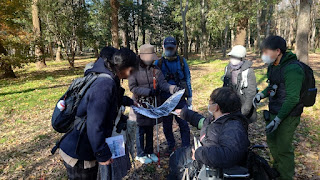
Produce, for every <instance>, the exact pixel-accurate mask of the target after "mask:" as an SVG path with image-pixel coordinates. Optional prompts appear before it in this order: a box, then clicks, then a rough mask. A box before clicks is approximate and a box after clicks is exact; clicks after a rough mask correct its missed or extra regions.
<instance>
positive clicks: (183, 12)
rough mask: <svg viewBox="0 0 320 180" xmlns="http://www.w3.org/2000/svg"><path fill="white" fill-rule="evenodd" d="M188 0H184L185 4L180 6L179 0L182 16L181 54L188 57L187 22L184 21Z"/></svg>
mask: <svg viewBox="0 0 320 180" xmlns="http://www.w3.org/2000/svg"><path fill="white" fill-rule="evenodd" d="M188 3H189V0H186V5H185V7H184V8H182V0H180V12H181V16H182V26H183V56H184V57H185V58H186V59H188V45H189V41H188V34H187V25H186V24H187V23H186V14H187V11H188Z"/></svg>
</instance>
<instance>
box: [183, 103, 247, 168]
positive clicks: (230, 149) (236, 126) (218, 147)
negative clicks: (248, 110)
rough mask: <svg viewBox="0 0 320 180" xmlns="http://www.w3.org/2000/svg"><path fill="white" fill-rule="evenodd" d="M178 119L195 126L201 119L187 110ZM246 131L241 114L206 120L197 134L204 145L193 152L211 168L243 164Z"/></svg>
mask: <svg viewBox="0 0 320 180" xmlns="http://www.w3.org/2000/svg"><path fill="white" fill-rule="evenodd" d="M180 116H181V118H182V119H185V120H187V121H189V122H190V124H191V125H193V126H196V127H198V123H199V121H202V120H203V119H204V117H203V116H202V115H200V114H198V113H197V112H194V111H191V110H189V109H187V108H183V109H182V111H181V114H180ZM247 128H248V124H247V119H246V118H245V116H243V115H242V114H241V113H240V112H236V113H230V114H227V115H224V116H222V117H220V118H218V119H217V120H213V118H212V117H209V118H205V120H204V121H203V126H202V128H201V131H200V141H201V143H202V145H203V146H201V147H199V148H198V149H197V150H196V152H195V158H196V160H197V161H199V162H201V163H203V164H206V165H208V166H210V167H214V168H230V167H232V166H235V165H241V164H243V162H245V160H246V155H247V151H248V147H249V145H250V141H249V139H248V133H247Z"/></svg>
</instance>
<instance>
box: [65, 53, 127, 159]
mask: <svg viewBox="0 0 320 180" xmlns="http://www.w3.org/2000/svg"><path fill="white" fill-rule="evenodd" d="M92 72H96V73H106V74H109V75H110V76H111V77H112V79H110V78H106V77H99V78H98V79H97V80H95V81H94V82H93V83H92V85H91V86H90V88H89V89H88V90H87V92H86V94H85V95H84V97H83V98H82V100H81V102H80V104H79V106H78V109H77V114H76V115H77V116H78V117H82V118H83V117H86V118H87V122H86V130H85V131H84V132H83V133H81V135H80V131H79V130H77V129H73V131H72V132H70V134H68V135H67V136H66V137H65V138H64V139H63V140H62V142H61V144H60V148H61V149H62V150H63V151H64V152H65V153H66V154H68V155H69V156H71V157H73V158H76V159H79V160H87V161H91V160H97V161H98V162H105V161H107V160H109V159H110V158H111V156H112V154H111V151H110V149H109V147H108V145H107V143H106V142H105V138H107V137H110V136H111V134H112V130H113V127H114V121H115V119H116V117H117V112H118V109H119V107H120V106H121V105H131V104H133V101H132V100H131V99H130V98H128V97H124V96H123V93H124V89H123V88H121V87H120V80H119V79H118V78H117V77H116V76H115V75H114V74H113V73H112V72H111V71H110V70H109V69H107V68H106V67H105V65H104V61H103V59H99V60H98V61H97V62H96V63H95V64H94V66H93V68H92V69H89V70H87V71H86V72H85V75H87V74H89V73H92Z"/></svg>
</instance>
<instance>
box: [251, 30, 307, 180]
mask: <svg viewBox="0 0 320 180" xmlns="http://www.w3.org/2000/svg"><path fill="white" fill-rule="evenodd" d="M261 49H262V56H261V59H262V61H263V62H264V63H267V64H269V66H268V73H267V77H268V81H267V82H268V83H269V85H268V87H267V88H266V89H264V90H263V91H262V92H259V93H257V94H256V96H255V97H254V99H253V104H254V106H257V103H259V102H260V100H261V99H263V98H266V97H269V113H270V119H269V120H268V119H266V129H265V131H266V133H267V143H268V146H269V148H270V151H271V155H272V157H273V160H274V162H273V166H274V168H276V169H277V170H278V172H279V173H280V179H281V180H288V179H290V180H291V179H293V176H294V149H293V145H292V141H293V135H294V132H295V130H296V128H297V126H298V124H299V123H300V117H301V114H302V112H303V104H302V103H301V102H300V91H301V88H302V83H303V81H304V71H303V69H302V68H301V67H300V66H299V64H297V56H296V55H295V54H293V53H292V52H290V51H287V46H286V41H285V40H284V39H283V38H282V37H280V36H269V37H268V38H266V39H265V40H264V41H263V42H262V45H261Z"/></svg>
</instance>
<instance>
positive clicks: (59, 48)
mask: <svg viewBox="0 0 320 180" xmlns="http://www.w3.org/2000/svg"><path fill="white" fill-rule="evenodd" d="M56 61H61V42H60V41H58V42H57V51H56Z"/></svg>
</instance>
